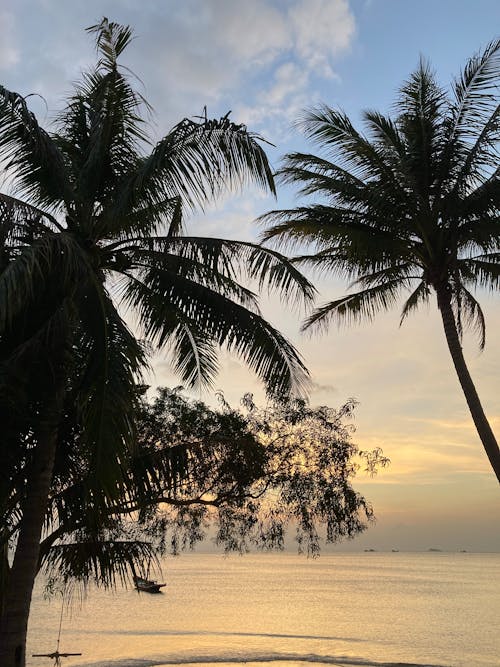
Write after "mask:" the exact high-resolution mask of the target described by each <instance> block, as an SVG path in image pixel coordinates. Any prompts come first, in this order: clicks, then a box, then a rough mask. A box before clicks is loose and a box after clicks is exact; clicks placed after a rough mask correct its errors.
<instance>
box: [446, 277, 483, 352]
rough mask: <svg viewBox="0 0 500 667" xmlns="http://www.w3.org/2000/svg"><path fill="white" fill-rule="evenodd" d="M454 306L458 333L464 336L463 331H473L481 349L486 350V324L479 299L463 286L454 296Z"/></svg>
mask: <svg viewBox="0 0 500 667" xmlns="http://www.w3.org/2000/svg"><path fill="white" fill-rule="evenodd" d="M452 306H453V308H454V311H455V319H456V321H457V328H458V333H459V335H460V336H462V335H463V329H465V328H467V329H471V330H472V331H473V333H475V334H476V335H477V337H478V340H479V349H480V350H484V346H485V344H486V323H485V319H484V313H483V311H482V309H481V306H480V305H479V302H478V301H477V299H475V298H474V297H473V296H472V294H471V293H470V292H469V290H467V289H466V288H465V287H463V285H461V286H459V287H458V289H457V290H456V291H455V292H454V294H453V299H452Z"/></svg>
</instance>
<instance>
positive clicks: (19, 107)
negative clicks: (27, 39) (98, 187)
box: [0, 86, 72, 210]
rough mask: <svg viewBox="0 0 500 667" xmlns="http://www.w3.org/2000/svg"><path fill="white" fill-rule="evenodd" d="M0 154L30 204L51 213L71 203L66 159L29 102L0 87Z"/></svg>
mask: <svg viewBox="0 0 500 667" xmlns="http://www.w3.org/2000/svg"><path fill="white" fill-rule="evenodd" d="M0 150H1V151H2V155H3V158H4V159H5V160H6V166H7V169H8V170H9V173H10V174H11V176H12V178H13V181H14V183H15V184H17V185H18V186H19V187H20V188H21V190H22V191H23V192H24V193H25V194H26V195H27V196H28V197H29V199H30V203H33V204H35V205H38V206H42V207H47V208H48V209H49V210H50V209H52V208H54V207H57V206H59V205H60V204H61V203H62V202H68V201H70V200H71V194H72V190H71V186H70V183H69V180H68V177H67V171H66V164H65V160H64V157H63V155H62V154H61V152H60V151H59V149H58V148H57V146H56V144H55V143H54V141H53V140H52V138H51V137H50V135H49V134H48V133H47V132H46V131H45V130H44V129H43V128H41V127H40V125H39V124H38V121H37V120H36V118H35V116H34V114H33V113H32V112H31V111H30V110H29V109H28V106H27V104H26V100H25V98H24V97H22V96H21V95H19V94H18V93H15V92H12V91H10V90H7V89H6V88H4V87H3V86H0Z"/></svg>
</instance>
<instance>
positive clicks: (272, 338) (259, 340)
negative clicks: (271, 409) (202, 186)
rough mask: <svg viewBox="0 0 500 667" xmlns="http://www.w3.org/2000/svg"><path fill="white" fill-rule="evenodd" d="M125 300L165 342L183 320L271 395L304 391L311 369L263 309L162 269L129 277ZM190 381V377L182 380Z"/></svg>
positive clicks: (147, 328)
mask: <svg viewBox="0 0 500 667" xmlns="http://www.w3.org/2000/svg"><path fill="white" fill-rule="evenodd" d="M125 298H126V300H127V302H128V304H129V305H130V306H132V307H133V308H134V309H136V311H137V312H138V315H139V318H140V321H141V325H142V327H143V329H144V332H145V334H146V336H147V337H148V339H150V340H152V341H154V342H155V343H156V344H157V345H159V346H164V345H166V344H167V343H168V342H169V340H170V339H171V337H172V334H173V332H174V331H175V330H176V328H177V326H178V325H179V323H186V324H187V325H188V326H190V327H192V328H193V329H194V330H197V331H200V332H201V331H203V332H204V333H205V336H206V338H207V339H208V340H211V341H213V343H214V344H216V345H218V346H223V347H225V348H226V349H228V350H229V351H231V352H234V353H235V354H237V355H238V356H239V357H240V358H241V359H242V360H243V361H244V362H245V364H246V365H248V366H249V368H251V369H252V370H253V371H254V372H255V373H256V374H257V375H258V377H260V378H261V379H262V380H263V381H264V382H265V384H266V388H267V390H268V392H269V393H270V394H279V393H285V394H287V393H289V392H290V391H292V392H293V391H296V392H298V393H301V392H302V391H303V389H304V387H305V385H306V384H307V378H308V375H307V371H306V369H305V367H304V365H303V362H302V360H301V359H300V357H299V355H298V353H297V352H296V350H295V349H294V348H293V346H292V345H291V344H290V343H289V341H287V340H286V338H285V337H284V336H283V335H282V334H280V333H279V332H278V331H277V330H276V329H274V328H273V327H272V326H271V325H270V324H269V323H268V322H266V321H265V320H264V319H263V318H262V317H261V316H260V315H259V314H258V313H256V312H252V311H250V310H248V309H246V308H244V307H243V306H241V305H240V304H238V303H236V302H234V301H232V300H230V299H227V298H226V297H224V296H222V295H221V294H218V293H217V292H215V291H213V290H210V289H208V288H206V287H205V286H203V285H200V284H197V283H194V282H193V281H189V280H187V279H180V278H179V279H177V280H176V279H175V278H174V277H173V276H171V275H167V274H163V273H161V272H159V271H155V272H152V273H150V274H149V275H148V276H145V277H144V282H141V281H139V280H133V281H130V283H129V285H128V287H127V292H126V297H125ZM183 379H185V378H183Z"/></svg>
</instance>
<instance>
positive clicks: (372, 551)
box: [365, 549, 376, 553]
mask: <svg viewBox="0 0 500 667" xmlns="http://www.w3.org/2000/svg"><path fill="white" fill-rule="evenodd" d="M375 551H376V549H365V552H366V553H368V552H369V553H375Z"/></svg>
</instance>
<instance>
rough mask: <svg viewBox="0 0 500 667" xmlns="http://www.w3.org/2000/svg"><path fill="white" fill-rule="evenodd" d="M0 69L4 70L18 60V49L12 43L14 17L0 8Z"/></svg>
mask: <svg viewBox="0 0 500 667" xmlns="http://www.w3.org/2000/svg"><path fill="white" fill-rule="evenodd" d="M0 32H1V34H2V39H1V40H0V70H6V69H8V68H9V67H12V66H13V65H16V64H17V63H18V62H19V50H18V48H17V46H15V45H14V43H13V38H12V36H13V35H14V34H15V19H14V16H13V14H11V13H10V12H7V11H5V10H0Z"/></svg>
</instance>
